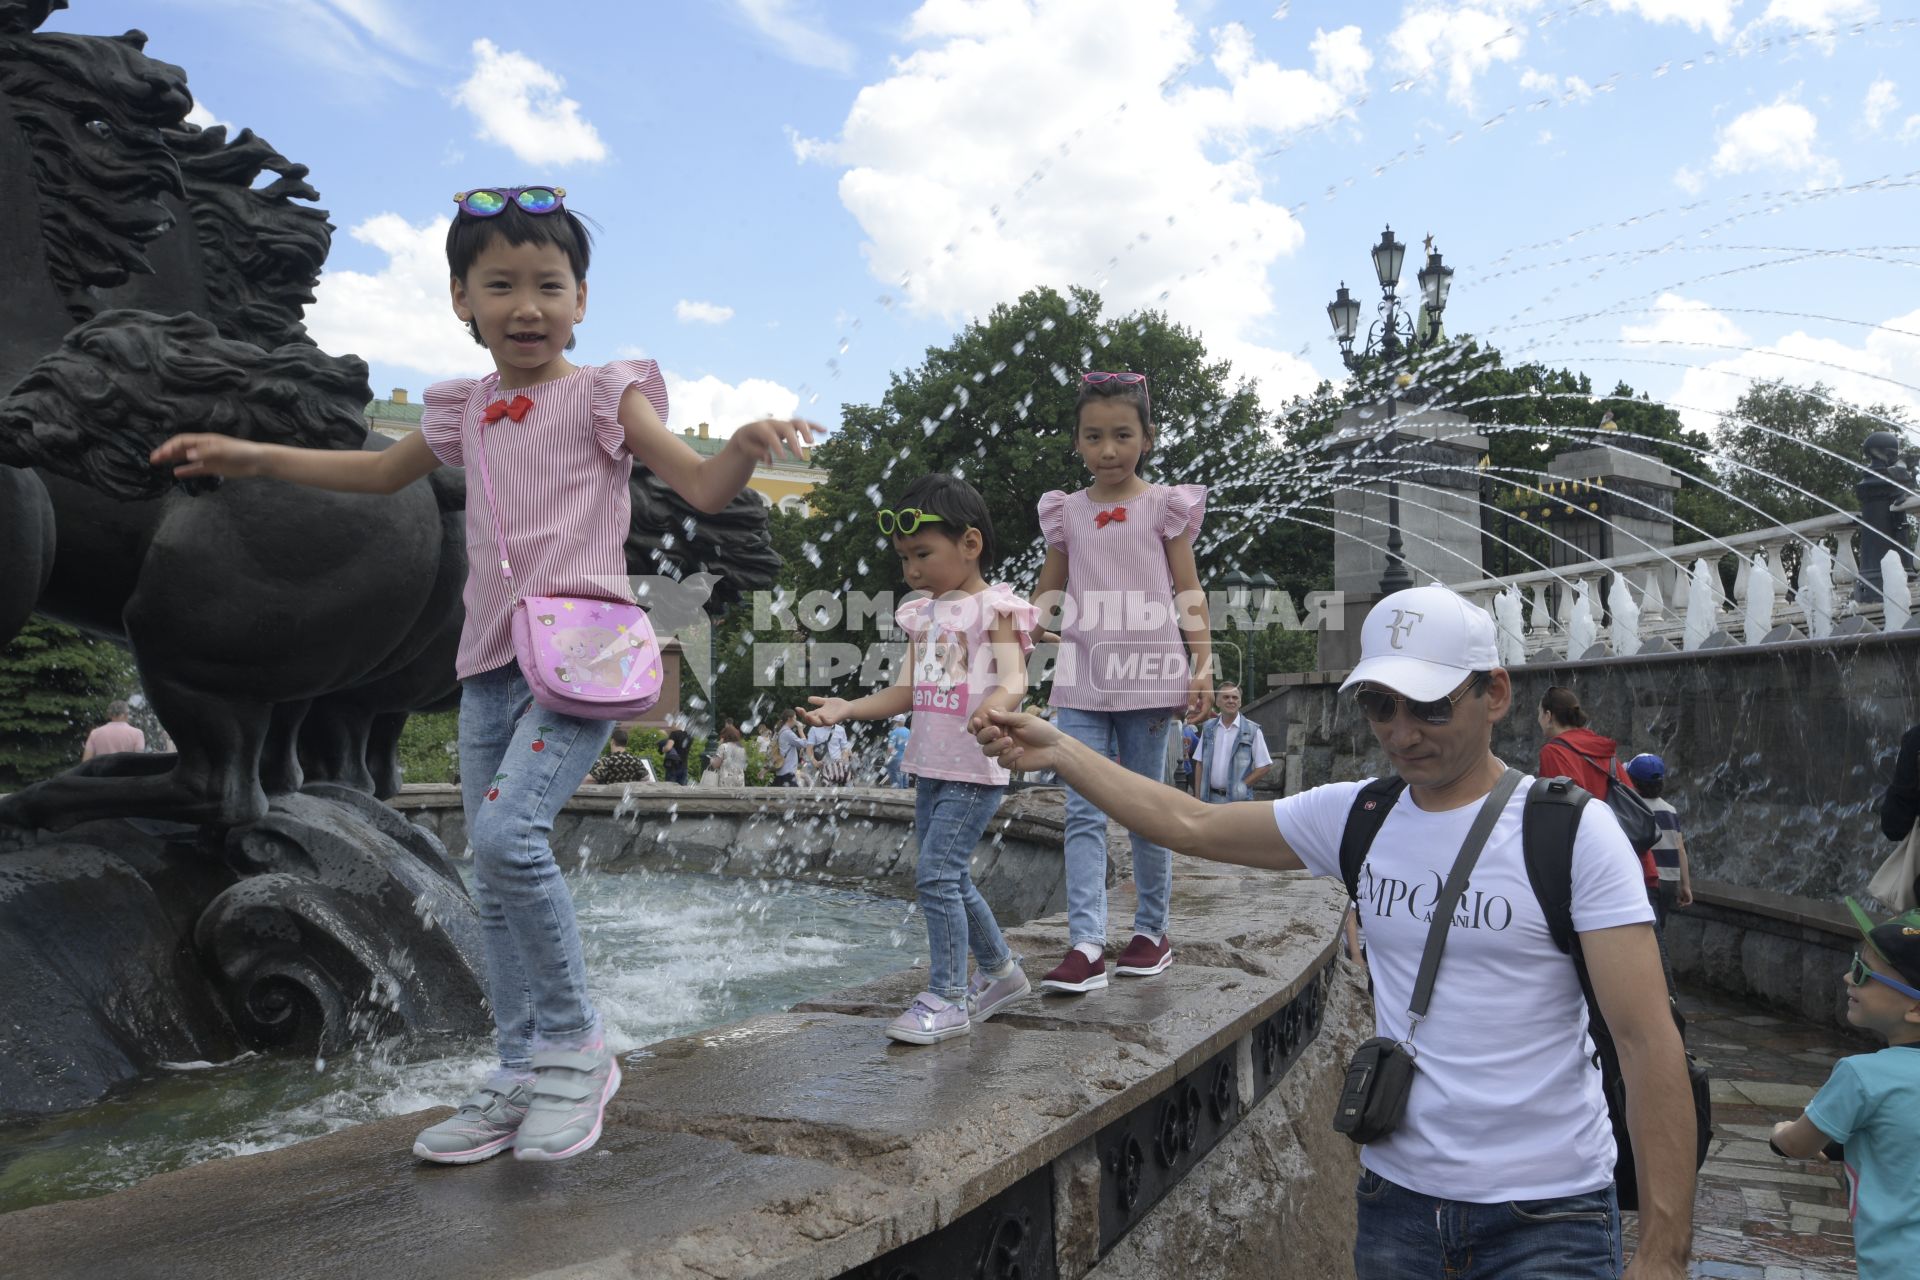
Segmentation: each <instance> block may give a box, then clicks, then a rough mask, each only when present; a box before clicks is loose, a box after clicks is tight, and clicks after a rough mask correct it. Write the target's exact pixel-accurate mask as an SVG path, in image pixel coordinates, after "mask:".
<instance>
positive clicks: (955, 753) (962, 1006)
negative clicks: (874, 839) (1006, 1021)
mask: <svg viewBox="0 0 1920 1280" xmlns="http://www.w3.org/2000/svg"><path fill="white" fill-rule="evenodd" d="M880 531H881V532H882V533H884V534H886V535H887V536H888V537H889V538H891V539H892V540H893V549H894V551H895V553H897V554H898V555H899V557H900V572H901V575H902V576H903V577H905V578H906V580H907V585H908V586H909V587H911V588H913V590H914V593H915V595H914V598H912V599H910V600H908V601H907V602H906V603H905V604H903V605H901V606H900V608H899V610H898V612H897V613H896V614H895V620H896V621H897V622H898V623H899V625H900V629H901V630H902V631H904V632H906V633H907V637H908V645H907V660H906V661H905V662H904V663H903V664H902V665H901V668H900V675H899V677H898V678H897V679H896V680H895V681H894V683H893V684H891V685H889V686H888V687H887V688H885V689H882V690H881V691H880V692H878V693H870V694H868V695H867V696H866V697H864V698H855V699H853V700H851V701H849V700H847V699H845V698H810V699H808V701H810V702H811V703H812V704H813V709H812V710H811V711H807V712H804V713H803V714H804V715H805V717H806V719H807V722H808V723H809V724H814V725H835V724H839V723H841V722H842V721H846V720H885V719H888V718H889V717H892V716H896V715H899V714H900V713H902V712H904V711H907V710H909V709H911V710H912V712H913V723H912V726H911V728H910V730H909V733H908V737H907V750H906V757H905V760H904V762H903V766H902V767H903V771H904V772H905V773H908V774H911V775H912V776H913V778H914V779H915V782H914V817H913V827H914V835H915V837H916V838H917V839H918V841H919V845H920V849H919V855H918V862H917V864H916V874H915V887H916V888H917V889H918V891H919V898H920V911H921V914H922V915H923V916H925V917H926V921H927V989H926V990H925V991H924V992H922V993H921V994H919V995H917V996H915V997H914V999H913V1003H912V1004H910V1005H908V1006H907V1008H906V1011H905V1012H904V1013H902V1014H901V1015H900V1016H899V1017H897V1018H895V1019H894V1020H893V1021H892V1022H891V1023H889V1024H888V1025H887V1028H886V1034H887V1035H888V1036H889V1037H891V1038H892V1039H895V1040H899V1041H902V1042H904V1043H906V1044H937V1043H939V1042H940V1041H942V1040H949V1039H952V1038H953V1037H955V1036H962V1035H965V1034H967V1032H968V1031H969V1030H970V1029H971V1027H972V1024H973V1022H974V1021H975V1020H976V1019H985V1018H989V1017H991V1016H993V1014H994V1013H996V1012H998V1011H999V1010H1000V1009H1001V1008H1003V1007H1004V1006H1005V1005H1006V1004H1007V1003H1008V1002H1010V1001H1013V1000H1017V999H1019V998H1020V997H1021V996H1023V995H1025V994H1027V991H1028V990H1029V986H1028V983H1027V975H1026V974H1025V973H1023V972H1021V970H1020V961H1019V957H1017V956H1015V955H1014V954H1013V953H1012V952H1011V951H1009V950H1008V949H1007V940H1006V938H1004V937H1003V936H1002V935H1001V933H1000V925H999V923H998V922H997V921H996V920H994V918H993V911H992V909H991V908H990V907H988V906H987V902H986V899H985V898H983V897H981V896H980V890H979V889H977V888H976V887H975V886H974V883H973V879H972V877H971V876H970V875H969V873H968V867H969V865H970V864H971V863H972V860H973V851H974V847H975V846H976V845H978V844H979V843H980V837H981V836H982V835H983V834H984V833H985V832H986V829H987V823H988V822H989V821H991V820H992V818H993V815H994V814H995V813H997V812H999V809H1000V801H1001V799H1002V798H1003V797H1004V796H1005V795H1006V793H1007V782H1008V774H1007V770H1006V769H1005V768H1004V767H1003V766H1001V765H1000V764H999V763H998V762H997V761H994V760H990V759H988V758H987V757H986V755H985V754H984V753H982V752H981V750H980V744H979V743H978V742H977V741H975V739H974V734H975V733H977V732H978V731H979V729H980V728H981V727H982V726H983V725H984V724H985V723H986V714H987V711H988V710H989V709H997V710H1000V711H1011V710H1013V709H1014V708H1016V707H1018V706H1019V705H1020V698H1021V695H1022V694H1024V693H1025V692H1026V688H1027V673H1026V653H1027V651H1028V650H1029V649H1031V648H1032V647H1033V642H1032V641H1031V639H1029V634H1028V633H1030V632H1031V631H1032V630H1033V625H1034V622H1035V621H1036V620H1037V617H1038V610H1036V609H1035V608H1034V607H1033V606H1032V605H1030V604H1028V603H1027V602H1026V601H1025V600H1022V599H1021V598H1020V597H1019V596H1017V595H1015V594H1014V591H1013V588H1012V587H1010V586H1008V585H1007V584H1006V583H1004V582H995V583H992V584H989V583H988V581H987V579H986V577H985V575H984V571H985V570H988V569H990V568H991V567H992V565H993V560H994V546H993V522H992V520H991V519H990V518H989V517H988V515H987V504H986V502H985V500H983V499H982V498H981V497H980V494H979V492H978V491H977V490H976V489H974V487H973V486H972V485H970V484H968V483H967V482H966V481H964V480H960V479H956V478H955V477H953V476H950V475H939V474H936V475H929V476H922V477H921V478H920V479H918V480H916V481H914V483H913V484H912V485H911V486H910V487H909V488H908V489H907V491H906V493H905V494H903V495H902V496H901V499H900V508H899V509H898V510H892V509H889V510H885V511H882V512H881V513H880ZM969 950H971V951H972V952H973V956H974V961H975V971H974V975H973V979H972V981H968V978H967V952H968V951H969Z"/></svg>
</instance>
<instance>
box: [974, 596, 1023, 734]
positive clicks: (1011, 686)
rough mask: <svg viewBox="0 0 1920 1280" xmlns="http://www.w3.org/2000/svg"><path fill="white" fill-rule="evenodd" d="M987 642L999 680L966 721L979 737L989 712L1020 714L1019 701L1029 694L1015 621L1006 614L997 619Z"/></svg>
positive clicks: (985, 724) (985, 725)
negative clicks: (990, 646) (991, 649)
mask: <svg viewBox="0 0 1920 1280" xmlns="http://www.w3.org/2000/svg"><path fill="white" fill-rule="evenodd" d="M987 640H988V643H989V644H991V645H992V646H993V670H994V674H995V675H996V676H997V677H998V681H997V683H995V685H994V686H993V688H992V689H990V690H988V691H987V694H986V696H985V697H983V698H981V699H980V705H979V706H978V707H977V708H976V709H975V710H974V713H973V715H972V716H971V717H969V719H968V721H967V728H968V729H969V730H971V731H972V732H974V733H976V734H977V733H979V732H980V730H982V729H984V728H986V727H987V712H989V711H1017V710H1019V709H1020V699H1021V698H1023V697H1025V696H1026V692H1027V663H1026V656H1025V654H1024V653H1022V651H1021V648H1020V632H1019V630H1018V629H1017V628H1016V627H1015V626H1014V625H1013V619H1012V618H1009V617H1006V616H1004V615H1003V616H1001V617H999V618H995V619H994V622H993V630H992V631H990V632H989V633H988V635H987Z"/></svg>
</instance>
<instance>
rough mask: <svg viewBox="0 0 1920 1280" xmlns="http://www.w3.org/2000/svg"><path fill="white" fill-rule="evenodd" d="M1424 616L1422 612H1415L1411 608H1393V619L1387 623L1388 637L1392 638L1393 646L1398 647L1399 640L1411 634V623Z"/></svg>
mask: <svg viewBox="0 0 1920 1280" xmlns="http://www.w3.org/2000/svg"><path fill="white" fill-rule="evenodd" d="M1426 616H1427V615H1426V614H1424V613H1415V612H1414V611H1413V610H1411V609H1395V610H1394V611H1393V621H1392V622H1389V623H1388V624H1387V634H1388V638H1389V639H1391V640H1392V642H1393V647H1394V648H1396V649H1398V648H1400V647H1401V645H1400V642H1401V641H1402V640H1405V639H1406V638H1407V637H1408V636H1410V635H1412V634H1413V624H1414V623H1416V622H1418V621H1420V620H1421V619H1422V618H1425V617H1426Z"/></svg>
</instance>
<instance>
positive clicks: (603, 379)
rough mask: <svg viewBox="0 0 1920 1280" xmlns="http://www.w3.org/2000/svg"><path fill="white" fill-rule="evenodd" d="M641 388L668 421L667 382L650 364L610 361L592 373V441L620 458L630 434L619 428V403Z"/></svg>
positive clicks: (648, 361) (610, 455) (654, 408)
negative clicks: (635, 388) (637, 388)
mask: <svg viewBox="0 0 1920 1280" xmlns="http://www.w3.org/2000/svg"><path fill="white" fill-rule="evenodd" d="M631 386H638V387H639V388H640V394H641V395H643V396H645V397H646V398H647V402H648V403H649V404H651V405H652V406H653V411H654V412H655V413H657V414H659V415H660V421H661V423H662V424H664V423H665V422H666V420H667V382H666V379H664V378H662V377H661V376H660V366H659V365H658V364H655V363H654V362H653V361H651V360H610V361H608V362H607V363H606V364H603V365H601V366H599V367H598V368H596V369H595V370H594V371H593V438H594V439H595V440H597V441H599V443H600V447H601V448H602V449H605V450H606V451H607V456H608V457H609V458H618V457H619V456H620V455H621V454H623V453H625V452H626V449H627V431H626V428H625V427H622V426H621V425H620V401H621V399H622V398H623V397H624V396H625V395H626V394H627V388H628V387H631Z"/></svg>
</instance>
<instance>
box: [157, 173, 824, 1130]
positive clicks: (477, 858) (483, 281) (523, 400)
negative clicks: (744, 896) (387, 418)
mask: <svg viewBox="0 0 1920 1280" xmlns="http://www.w3.org/2000/svg"><path fill="white" fill-rule="evenodd" d="M565 194H566V193H565V191H564V190H561V189H559V188H554V187H504V188H482V189H479V190H475V191H463V192H461V193H460V194H459V195H457V196H455V197H454V198H455V200H457V201H458V202H459V205H460V212H459V214H458V215H457V216H456V217H455V218H454V221H453V225H452V226H451V227H450V228H449V229H448V232H447V266H448V269H449V274H450V288H451V292H452V300H453V312H454V314H455V315H456V316H457V317H459V319H460V321H461V322H462V323H464V324H465V325H466V326H467V331H468V332H469V333H471V334H472V335H473V339H474V341H475V342H477V343H479V344H480V345H481V346H483V347H485V348H486V350H487V354H488V355H490V356H491V357H492V358H493V365H494V371H493V372H492V373H489V374H487V375H486V376H485V377H482V378H460V379H455V380H453V381H451V382H442V383H437V384H435V385H434V386H432V387H430V388H429V389H428V390H427V397H426V412H425V413H424V414H423V416H422V418H421V423H420V431H419V433H418V434H416V435H413V436H410V437H408V438H407V439H405V440H403V441H401V442H400V443H399V444H397V445H394V446H393V447H392V448H390V449H386V450H384V451H381V452H372V451H364V452H361V451H344V452H342V451H330V450H315V449H295V448H287V447H284V446H280V445H271V444H256V443H252V442H250V441H243V440H236V439H234V438H232V437H229V436H222V435H181V436H175V437H174V438H173V439H171V440H168V441H167V442H166V443H164V444H162V445H161V446H160V447H159V448H158V449H156V450H154V452H153V461H154V462H155V463H156V464H167V463H172V464H176V465H175V470H174V474H175V475H177V476H181V477H187V476H209V475H224V476H267V477H271V478H273V479H276V480H283V481H292V482H294V483H298V484H310V485H314V486H317V487H319V488H323V489H338V490H344V491H347V492H355V493H396V492H398V491H399V490H401V489H403V488H405V487H406V486H407V485H410V484H414V483H418V482H421V481H422V480H423V479H424V477H425V476H426V475H427V473H429V472H430V471H432V470H433V469H434V468H435V467H438V466H440V465H442V464H445V465H448V466H456V467H458V466H465V465H466V463H467V461H468V460H469V459H470V458H477V457H478V455H479V449H480V447H481V441H482V437H483V436H484V442H485V449H486V458H487V465H488V469H489V471H490V472H491V473H492V476H493V480H494V498H495V500H496V501H497V502H498V504H499V508H500V514H501V523H502V525H503V526H504V528H505V530H506V534H507V540H508V546H509V549H510V550H511V552H512V557H513V564H514V580H515V582H516V583H517V584H518V586H519V589H520V591H521V593H522V594H525V595H578V596H601V597H605V596H607V595H608V594H609V592H613V593H614V594H623V588H624V583H625V579H626V573H627V566H626V560H625V556H624V555H623V554H622V545H623V544H624V542H625V540H626V536H627V523H628V518H629V511H628V506H627V481H628V476H629V474H630V473H631V471H632V469H633V462H634V459H636V458H637V459H639V460H640V461H641V462H642V463H643V464H645V465H646V466H648V467H650V468H652V469H653V471H654V473H655V474H656V475H658V476H660V478H661V479H663V480H665V481H666V482H667V483H668V484H670V485H672V486H673V488H674V489H675V490H677V491H678V492H679V493H680V494H681V495H682V496H683V497H685V498H686V499H687V500H688V501H689V502H691V503H692V504H693V505H694V506H695V507H698V508H699V509H701V510H703V511H718V510H719V509H720V508H721V507H723V506H725V505H726V504H727V503H728V502H729V501H730V500H731V499H732V498H733V496H734V495H735V494H736V493H738V492H739V491H740V490H741V489H743V488H745V487H746V483H747V480H748V478H749V477H751V476H752V474H753V468H754V466H755V464H756V463H760V462H768V461H771V460H772V459H773V458H774V457H776V456H777V455H779V454H781V453H787V454H791V455H792V456H793V457H795V458H798V457H799V456H800V449H801V446H802V445H803V444H804V443H806V442H807V441H810V440H811V439H812V438H813V436H812V431H813V428H812V426H811V424H809V423H805V422H799V421H791V422H789V421H772V420H769V421H762V422H755V423H750V424H748V425H747V426H744V427H741V428H740V429H739V430H737V431H735V432H734V434H733V436H732V437H731V438H730V439H729V440H728V441H727V447H726V448H725V449H723V450H722V451H721V452H720V453H719V454H718V455H716V456H714V457H710V458H705V459H702V458H701V457H700V455H699V454H697V453H695V452H694V451H693V450H692V449H691V448H689V447H688V446H687V445H686V444H685V443H683V442H682V441H681V440H679V439H678V438H676V437H675V436H673V435H671V434H670V433H669V432H668V431H667V428H666V416H667V393H666V386H665V384H664V383H663V382H662V380H661V377H660V370H659V368H658V367H657V366H656V365H655V364H654V363H653V361H651V360H621V361H615V362H613V363H611V364H606V365H598V366H595V365H584V366H576V365H574V364H573V363H572V362H571V361H570V360H568V359H567V354H566V353H567V352H569V351H571V350H572V349H573V346H574V334H573V330H574V326H575V325H577V324H579V323H580V322H581V321H582V320H583V319H585V317H586V313H587V261H588V257H589V254H590V251H591V248H592V244H591V240H590V238H589V236H588V234H587V229H586V227H585V226H584V225H582V224H581V222H580V220H579V219H578V218H576V217H575V216H574V215H573V214H572V213H570V212H568V211H567V209H566V207H565V205H564V201H563V197H564V196H565ZM486 501H487V500H486V496H485V495H484V494H483V493H482V492H481V490H480V489H479V488H478V487H476V486H469V487H468V489H467V549H468V554H467V563H468V573H467V584H466V592H465V605H466V621H465V625H464V627H463V629H462V631H461V637H460V649H459V653H458V656H457V658H456V659H455V671H456V674H457V675H458V676H459V678H460V681H461V693H460V777H461V782H462V786H463V788H464V791H465V794H464V797H463V799H464V801H465V808H466V820H467V840H468V843H469V845H470V846H471V847H472V852H473V861H474V902H475V905H476V906H477V907H478V909H479V913H480V921H481V926H482V930H483V936H484V938H485V944H486V945H485V961H486V969H487V974H486V977H487V997H488V1002H489V1003H490V1004H491V1005H492V1006H493V1015H494V1021H495V1024H496V1027H497V1031H498V1041H499V1049H500V1067H499V1069H498V1070H497V1071H495V1072H494V1073H493V1074H492V1075H490V1076H489V1077H488V1078H487V1079H486V1081H484V1082H483V1083H482V1084H481V1085H480V1087H479V1088H478V1089H476V1090H475V1091H474V1092H473V1094H472V1095H470V1096H469V1097H468V1098H467V1099H466V1100H465V1102H463V1103H462V1104H461V1106H460V1108H459V1109H458V1111H456V1112H455V1114H454V1115H453V1116H452V1117H451V1118H449V1119H447V1120H444V1121H442V1122H441V1123H439V1124H436V1125H433V1126H432V1127H430V1128H428V1129H426V1130H425V1131H423V1132H422V1133H421V1134H420V1135H419V1137H418V1139H417V1140H416V1141H415V1143H414V1148H413V1150H414V1154H415V1155H417V1156H419V1157H420V1158H422V1159H424V1160H430V1161H434V1162H436V1163H441V1164H471V1163H473V1162H475V1161H479V1160H484V1159H486V1158H487V1157H489V1156H492V1155H497V1154H499V1153H500V1152H502V1151H505V1150H507V1149H508V1148H509V1147H511V1148H513V1153H514V1155H515V1157H516V1158H518V1159H522V1160H561V1159H565V1158H567V1157H569V1156H574V1155H578V1154H579V1153H580V1152H582V1151H585V1150H586V1149H587V1148H589V1147H591V1146H592V1145H593V1144H594V1143H595V1142H596V1141H598V1139H599V1137H600V1128H601V1117H602V1114H603V1112H604V1111H605V1108H606V1104H607V1101H608V1099H610V1098H611V1097H612V1096H613V1093H614V1090H616V1089H617V1088H619V1085H620V1069H619V1067H618V1065H617V1064H616V1062H615V1060H614V1056H613V1053H612V1052H611V1051H610V1049H609V1047H608V1045H607V1043H606V1037H605V1035H604V1034H603V1033H602V1031H601V1027H600V1019H599V1015H598V1013H597V1012H596V1011H595V1010H594V1007H593V1002H592V1001H591V999H589V997H588V994H587V980H586V971H585V964H584V962H583V960H582V958H581V952H580V931H579V926H578V924H577V923H576V921H575V919H574V912H573V899H572V897H571V896H570V895H569V894H568V892H567V885H566V881H565V880H564V879H563V878H562V877H561V874H560V870H559V868H558V867H557V866H556V865H555V863H554V859H553V850H552V848H551V847H550V846H549V845H548V842H547V841H548V835H549V833H550V832H551V831H552V830H553V821H554V817H555V816H556V815H557V814H558V812H559V810H560V806H561V805H562V804H564V803H565V802H566V799H567V797H569V796H571V795H572V794H573V792H574V789H575V788H576V787H578V786H579V785H580V783H581V782H582V781H583V780H584V779H585V778H586V776H587V772H588V770H589V769H591V768H592V767H593V763H594V761H595V759H596V758H597V757H598V756H599V754H600V749H601V747H602V746H604V745H605V743H606V740H607V737H608V734H609V733H610V732H611V730H612V728H613V726H612V724H611V723H610V722H607V721H601V720H581V719H575V718H573V717H571V716H564V715H559V714H556V713H554V712H551V711H546V710H543V709H542V708H540V707H537V706H535V705H534V703H533V700H532V696H531V694H530V693H529V691H528V688H527V682H526V680H525V678H524V677H523V676H522V674H521V673H520V670H519V667H518V665H517V663H516V662H515V661H514V652H513V642H512V638H511V633H510V624H509V615H508V604H509V598H508V592H507V588H506V583H505V580H504V578H503V577H502V575H501V573H500V572H499V569H498V561H499V552H498V550H497V548H496V546H495V543H494V540H493V532H492V524H491V521H490V518H489V514H488V512H487V510H486ZM610 581H611V582H613V583H619V584H621V587H611V586H609V585H608V584H609V582H610Z"/></svg>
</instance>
